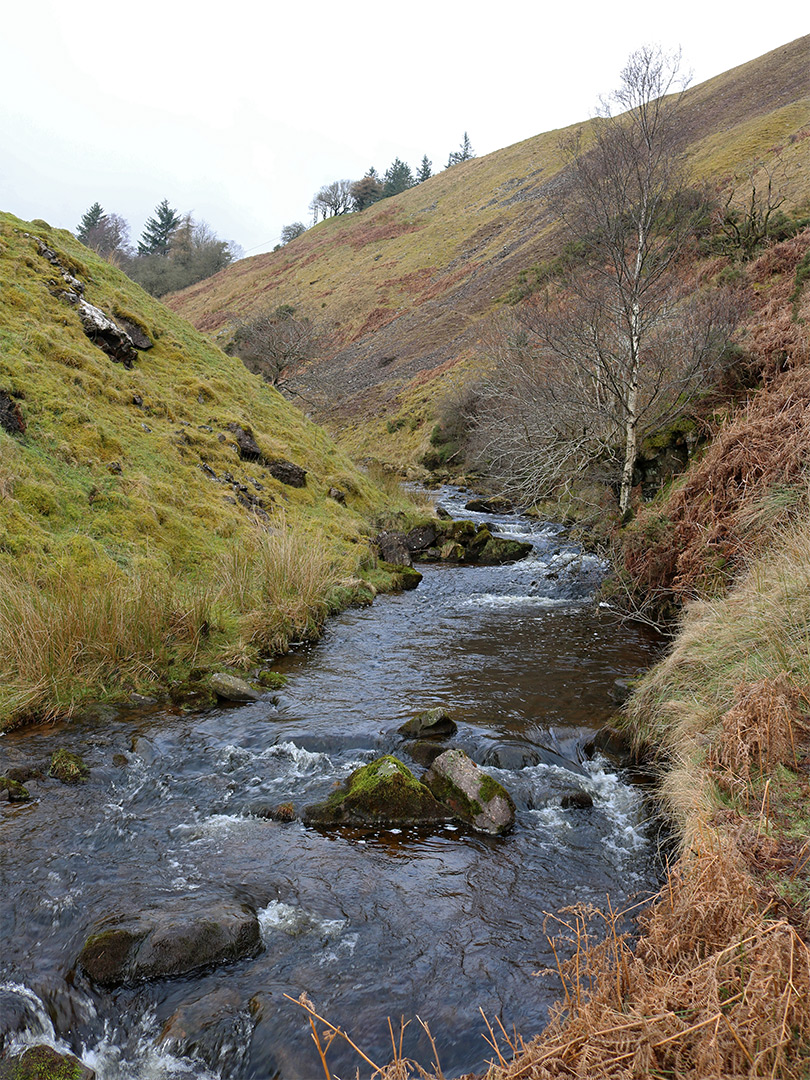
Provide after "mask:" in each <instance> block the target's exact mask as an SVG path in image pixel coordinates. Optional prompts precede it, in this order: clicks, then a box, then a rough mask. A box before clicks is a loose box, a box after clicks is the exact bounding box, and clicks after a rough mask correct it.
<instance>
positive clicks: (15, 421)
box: [0, 390, 25, 435]
mask: <svg viewBox="0 0 810 1080" xmlns="http://www.w3.org/2000/svg"><path fill="white" fill-rule="evenodd" d="M0 427H1V428H3V430H4V431H7V432H8V433H9V435H24V434H25V419H24V417H23V414H22V410H21V409H20V406H19V405H18V404H17V402H16V401H15V400H14V398H13V397H12V395H11V394H9V393H7V392H6V391H5V390H0Z"/></svg>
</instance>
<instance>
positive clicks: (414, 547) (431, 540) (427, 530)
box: [405, 522, 436, 552]
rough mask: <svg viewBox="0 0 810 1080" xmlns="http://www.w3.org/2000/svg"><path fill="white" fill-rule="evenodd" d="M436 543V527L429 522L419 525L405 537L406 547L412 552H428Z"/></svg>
mask: <svg viewBox="0 0 810 1080" xmlns="http://www.w3.org/2000/svg"><path fill="white" fill-rule="evenodd" d="M435 543H436V526H435V525H432V524H430V523H429V522H428V523H427V524H425V525H417V526H416V528H414V529H411V531H410V532H409V533H408V534H407V535H406V536H405V546H406V547H407V549H408V551H410V552H421V551H427V549H428V548H432V547H433V546H434V545H435Z"/></svg>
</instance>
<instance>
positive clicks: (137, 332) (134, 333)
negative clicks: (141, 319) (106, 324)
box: [115, 315, 152, 352]
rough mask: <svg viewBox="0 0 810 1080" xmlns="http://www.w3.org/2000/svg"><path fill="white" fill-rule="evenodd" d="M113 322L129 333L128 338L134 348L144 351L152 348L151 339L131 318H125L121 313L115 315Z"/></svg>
mask: <svg viewBox="0 0 810 1080" xmlns="http://www.w3.org/2000/svg"><path fill="white" fill-rule="evenodd" d="M115 322H116V323H117V324H118V326H120V327H121V329H122V330H124V331H125V332H126V333H127V334H129V337H130V340H131V341H132V344H133V345H134V346H135V348H136V349H140V350H141V351H142V352H145V351H146V350H147V349H151V348H152V340H151V338H149V336H148V335H147V333H146V331H145V330H144V329H143V327H142V326H139V325H138V324H137V323H136V322H133V321H132V319H125V318H124V317H123V316H122V315H116V316H115Z"/></svg>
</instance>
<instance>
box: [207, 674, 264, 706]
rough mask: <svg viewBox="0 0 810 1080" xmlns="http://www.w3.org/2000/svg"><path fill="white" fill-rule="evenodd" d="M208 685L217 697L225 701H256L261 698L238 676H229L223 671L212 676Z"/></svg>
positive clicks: (257, 692)
mask: <svg viewBox="0 0 810 1080" xmlns="http://www.w3.org/2000/svg"><path fill="white" fill-rule="evenodd" d="M209 685H210V687H211V689H212V690H213V691H214V693H215V694H216V695H217V697H221V698H224V699H225V700H226V701H258V700H259V698H260V697H261V696H262V695H261V694H260V693H259V691H258V690H255V689H254V688H253V687H252V686H251V685H250V683H247V682H245V680H244V679H240V678H239V676H238V675H229V674H227V673H226V672H224V671H218V672H216V673H215V674H214V675H212V676H211V680H210V683H209Z"/></svg>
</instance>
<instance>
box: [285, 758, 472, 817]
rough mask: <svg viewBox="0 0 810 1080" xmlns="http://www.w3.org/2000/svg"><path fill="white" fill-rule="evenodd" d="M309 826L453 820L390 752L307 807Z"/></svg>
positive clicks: (361, 768) (355, 772)
mask: <svg viewBox="0 0 810 1080" xmlns="http://www.w3.org/2000/svg"><path fill="white" fill-rule="evenodd" d="M303 819H304V823H305V824H307V825H320V826H334V825H360V826H370V825H413V824H420V823H424V822H436V821H452V819H453V815H452V813H450V812H449V811H448V810H447V808H446V807H444V806H441V805H440V804H439V803H438V802H437V801H436V799H435V798H434V797H433V795H432V794H431V792H430V791H429V790H428V788H427V787H425V785H424V784H423V783H421V782H420V781H419V780H417V779H416V777H415V776H414V775H413V773H412V772H411V771H410V769H409V768H407V766H405V765H403V764H402V762H401V761H399V760H398V759H397V758H395V757H392V756H391V755H390V754H387V755H386V756H385V757H381V758H377V760H376V761H372V762H371V763H370V764H369V765H363V766H361V767H360V768H359V769H355V770H354V772H353V773H352V774H351V776H350V777H349V779H348V780H347V781H346V783H345V785H344V786H343V787H342V788H341V789H340V790H339V791H336V792H335V793H334V794H333V795H331V796H330V797H329V798H328V799H326V800H325V801H324V802H321V803H316V804H314V805H313V806H308V807H306V808H305V810H304V813H303Z"/></svg>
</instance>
